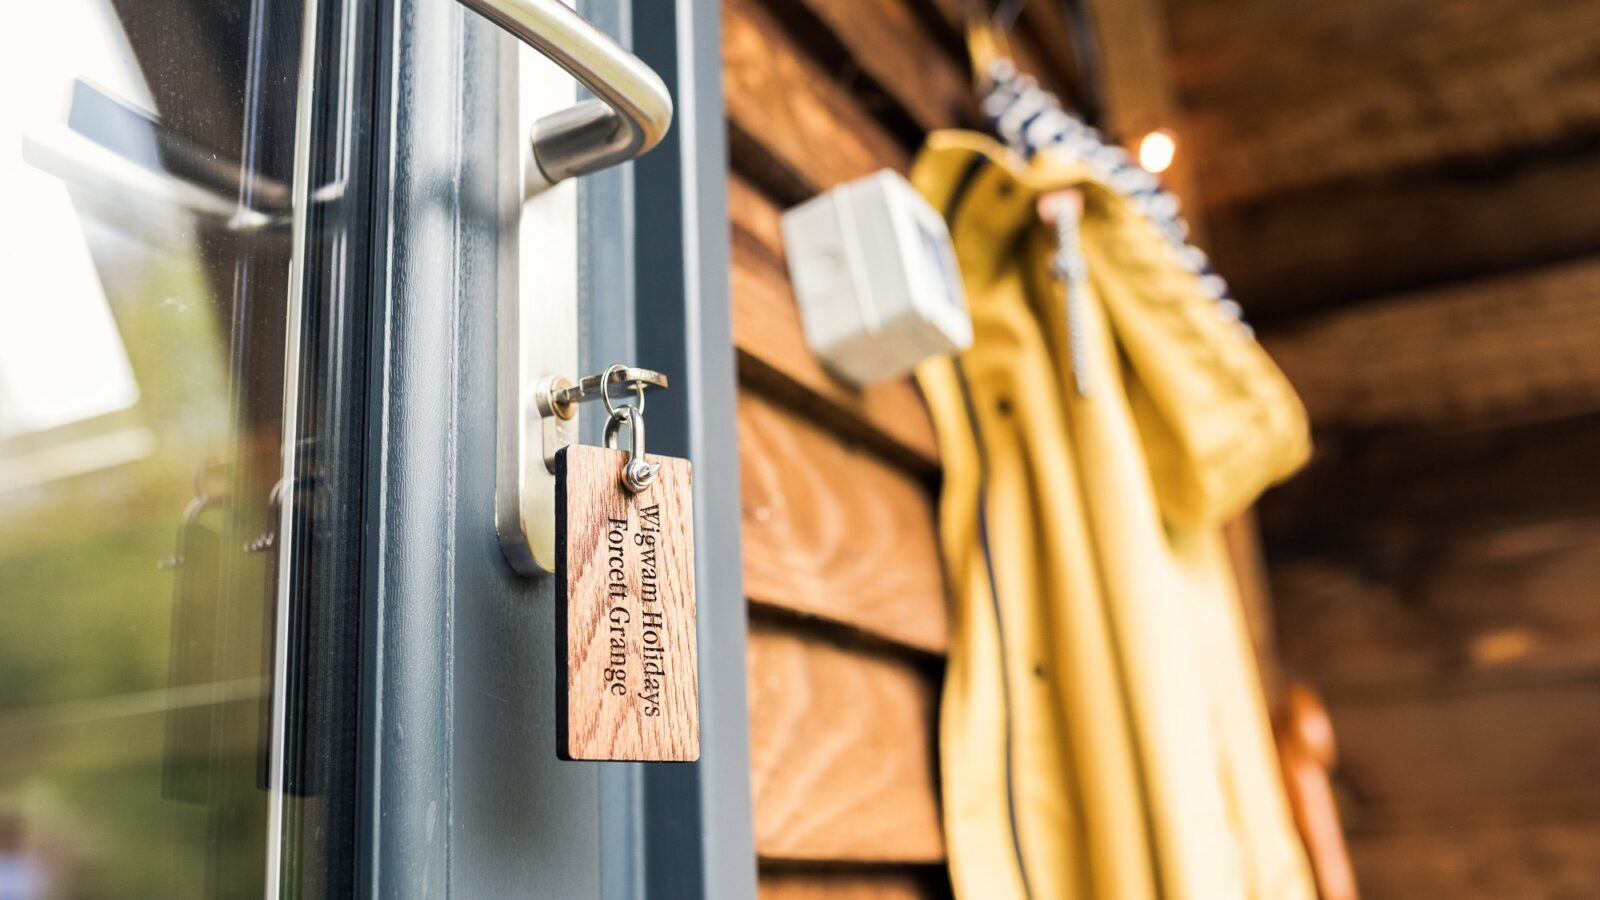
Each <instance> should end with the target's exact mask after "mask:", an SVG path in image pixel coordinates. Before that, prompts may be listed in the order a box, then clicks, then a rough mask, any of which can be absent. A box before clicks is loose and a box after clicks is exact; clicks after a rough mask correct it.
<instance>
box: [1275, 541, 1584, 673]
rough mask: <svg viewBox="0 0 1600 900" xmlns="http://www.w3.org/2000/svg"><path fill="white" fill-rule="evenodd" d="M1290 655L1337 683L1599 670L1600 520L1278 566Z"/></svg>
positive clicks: (1283, 642)
mask: <svg viewBox="0 0 1600 900" xmlns="http://www.w3.org/2000/svg"><path fill="white" fill-rule="evenodd" d="M1272 584H1273V590H1274V593H1275V596H1276V597H1277V598H1278V609H1277V621H1278V625H1279V643H1280V647H1281V648H1282V652H1283V656H1284V658H1285V659H1287V660H1288V661H1289V665H1290V666H1291V667H1292V668H1293V669H1294V671H1295V672H1296V673H1298V674H1300V675H1302V676H1304V677H1306V678H1308V679H1309V680H1311V681H1312V682H1313V683H1315V684H1317V685H1318V686H1319V687H1321V688H1324V689H1326V690H1329V691H1341V690H1342V691H1353V690H1377V689H1381V688H1383V687H1385V686H1390V687H1392V686H1394V685H1399V684H1413V683H1442V682H1445V681H1448V680H1450V679H1454V678H1468V677H1477V676H1488V675H1498V676H1506V677H1510V676H1524V675H1530V674H1544V675H1559V674H1563V673H1573V672H1600V603H1597V602H1596V600H1595V585H1596V584H1600V520H1590V521H1586V522H1556V523H1549V524H1545V525H1524V526H1519V527H1511V528H1506V529H1504V530H1501V531H1497V532H1493V533H1489V534H1484V535H1479V536H1476V537H1470V538H1460V539H1457V540H1454V541H1450V542H1448V543H1443V544H1440V545H1435V546H1433V547H1430V548H1429V551H1428V552H1425V553H1416V554H1412V553H1407V552H1406V550H1404V549H1401V548H1397V547H1387V546H1384V545H1383V544H1381V543H1380V544H1376V545H1375V546H1373V547H1372V548H1371V549H1370V551H1369V552H1367V553H1365V554H1361V555H1348V554H1343V553H1324V554H1316V555H1311V556H1307V557H1305V558H1301V559H1295V560H1291V561H1287V562H1282V563H1280V564H1278V565H1276V566H1274V567H1273V578H1272Z"/></svg>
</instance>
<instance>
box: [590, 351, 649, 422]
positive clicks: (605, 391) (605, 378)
mask: <svg viewBox="0 0 1600 900" xmlns="http://www.w3.org/2000/svg"><path fill="white" fill-rule="evenodd" d="M626 371H628V367H627V366H624V365H622V364H620V363H618V364H617V365H614V366H611V367H610V368H608V369H606V371H605V374H604V375H602V376H600V399H601V400H603V401H605V404H606V414H607V415H609V416H611V417H612V418H615V417H616V415H617V409H618V407H617V406H615V405H613V404H612V402H611V373H612V372H626ZM633 393H634V396H636V397H638V398H639V402H638V403H637V404H635V405H633V406H631V407H622V408H624V409H635V410H638V411H639V414H640V415H644V382H642V381H635V382H634V383H633Z"/></svg>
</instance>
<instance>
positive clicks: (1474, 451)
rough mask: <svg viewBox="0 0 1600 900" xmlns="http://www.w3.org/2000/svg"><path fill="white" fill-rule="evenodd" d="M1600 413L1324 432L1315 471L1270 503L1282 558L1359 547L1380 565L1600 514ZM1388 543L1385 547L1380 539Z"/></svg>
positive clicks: (1388, 567) (1267, 517)
mask: <svg viewBox="0 0 1600 900" xmlns="http://www.w3.org/2000/svg"><path fill="white" fill-rule="evenodd" d="M1595 459H1600V416H1584V417H1579V418H1574V419H1567V420H1559V421H1553V422H1541V423H1532V424H1527V425H1522V426H1517V427H1507V428H1500V429H1494V430H1474V431H1464V430H1459V429H1431V430H1393V429H1390V430H1382V431H1372V432H1359V433H1349V434H1329V435H1325V436H1324V437H1323V438H1322V439H1321V440H1319V441H1318V443H1317V449H1316V453H1315V456H1314V457H1313V458H1312V461H1311V464H1310V465H1309V466H1307V467H1306V469H1305V470H1304V471H1302V472H1301V473H1300V474H1298V475H1296V476H1295V477H1294V478H1293V479H1291V480H1290V481H1288V482H1287V483H1285V484H1283V485H1282V486H1280V487H1278V488H1276V489H1274V490H1272V491H1269V492H1268V493H1267V494H1266V495H1265V496H1264V497H1263V498H1262V501H1261V503H1260V505H1259V509H1260V513H1261V527H1262V531H1263V533H1264V534H1265V536H1266V538H1267V544H1268V548H1269V550H1270V551H1271V553H1270V559H1271V562H1272V563H1273V564H1274V565H1277V564H1281V563H1283V562H1285V561H1288V560H1292V559H1295V558H1299V557H1301V556H1305V555H1308V554H1321V553H1329V552H1332V553H1339V554H1348V555H1354V556H1358V557H1360V558H1362V559H1364V560H1365V561H1366V562H1367V563H1369V565H1370V567H1371V569H1372V571H1374V572H1380V571H1390V572H1393V571H1396V568H1397V566H1398V565H1400V564H1402V563H1403V562H1404V561H1405V560H1406V559H1409V558H1413V557H1420V556H1424V555H1428V554H1434V553H1437V552H1438V550H1439V548H1441V547H1443V546H1444V545H1446V544H1448V543H1450V542H1452V541H1455V540H1458V539H1459V538H1461V537H1463V536H1473V535H1480V534H1488V533H1491V532H1494V531H1499V530H1503V529H1506V528H1509V527H1514V526H1522V525H1543V524H1549V523H1560V522H1567V521H1581V520H1586V519H1591V518H1600V479H1597V478H1595V477H1594V465H1593V461H1594V460H1595ZM1380 547H1381V548H1387V549H1384V550H1383V551H1382V552H1383V557H1382V558H1379V557H1378V556H1376V555H1371V554H1375V553H1377V552H1378V551H1377V550H1376V549H1375V548H1380Z"/></svg>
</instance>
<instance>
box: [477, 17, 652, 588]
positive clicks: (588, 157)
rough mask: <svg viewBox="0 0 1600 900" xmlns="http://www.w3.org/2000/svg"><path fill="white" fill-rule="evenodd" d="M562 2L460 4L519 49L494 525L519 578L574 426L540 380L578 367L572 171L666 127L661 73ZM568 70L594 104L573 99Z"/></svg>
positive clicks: (572, 373)
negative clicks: (554, 408)
mask: <svg viewBox="0 0 1600 900" xmlns="http://www.w3.org/2000/svg"><path fill="white" fill-rule="evenodd" d="M570 2H572V0H460V3H461V5H462V6H464V7H466V8H467V9H470V10H473V11H475V12H478V13H480V14H482V15H483V16H484V17H485V18H487V19H488V20H489V21H490V22H492V23H494V24H495V25H497V26H499V27H500V28H501V29H502V30H503V31H505V32H508V33H509V35H510V36H511V37H515V38H516V39H518V40H519V41H521V42H522V43H523V44H525V45H527V48H528V49H526V50H522V49H521V48H518V50H517V52H516V53H515V54H514V55H515V60H514V64H511V65H505V66H502V68H501V75H500V78H501V82H500V90H499V97H500V104H501V107H500V115H501V119H500V121H501V123H502V127H500V128H499V129H498V131H497V135H498V140H499V141H500V152H501V154H503V155H502V156H501V170H500V183H501V185H502V187H501V192H500V197H499V204H500V209H499V212H500V214H501V218H500V221H501V222H502V223H503V225H502V228H501V247H502V252H500V253H498V254H497V255H496V256H497V260H498V265H499V266H500V278H499V284H500V287H499V310H498V313H497V316H496V318H497V322H496V325H497V331H498V334H499V336H498V350H497V354H498V369H499V383H498V386H497V388H496V394H497V398H496V404H497V413H496V423H495V432H496V436H495V437H496V445H497V446H496V461H495V466H496V475H495V534H496V536H497V537H498V539H499V542H500V547H501V550H502V551H504V553H505V557H506V560H507V562H509V563H510V565H511V568H512V569H514V570H515V571H517V572H519V573H521V574H523V575H536V574H538V573H541V572H553V571H555V565H556V548H555V503H556V484H555V475H554V470H553V469H552V468H551V467H550V465H549V464H548V462H549V458H550V457H551V455H553V454H554V453H555V450H556V449H557V448H560V447H562V446H565V445H567V444H571V443H573V442H574V441H576V440H577V438H578V433H579V427H578V426H579V417H580V416H579V413H578V409H577V406H578V404H577V403H576V402H572V403H570V404H566V405H563V406H562V408H561V414H559V415H550V414H549V413H550V412H551V409H550V408H549V407H550V401H551V399H552V397H554V396H555V395H554V394H552V389H554V388H556V387H558V386H561V385H563V384H566V383H571V382H574V381H576V379H577V376H578V374H579V372H578V363H579V355H580V354H579V353H578V335H579V333H580V329H579V327H578V324H579V319H580V315H579V312H580V311H579V297H580V281H581V279H580V277H579V258H580V255H581V253H582V251H583V248H581V247H580V246H579V239H578V218H579V217H578V190H577V187H578V186H577V185H576V184H575V183H574V182H573V177H574V176H577V175H583V174H586V173H592V172H596V171H599V170H601V169H604V168H606V167H608V166H614V165H616V164H618V163H623V162H627V161H628V160H630V159H633V158H635V157H637V156H639V155H640V154H643V153H645V152H646V151H648V150H650V149H651V148H652V147H654V146H655V145H656V144H658V143H660V141H661V138H662V137H663V136H664V135H665V134H666V132H667V128H668V127H669V126H670V125H671V124H672V97H671V95H670V94H669V93H668V92H667V86H666V84H665V83H664V82H663V81H662V80H661V78H660V76H658V75H657V74H656V73H655V71H654V70H653V69H651V68H650V66H648V65H646V64H645V63H644V62H643V61H642V60H640V59H639V58H638V57H636V56H634V55H633V54H632V53H629V52H628V51H627V50H624V49H623V48H622V47H621V46H619V45H618V44H617V43H616V41H614V40H612V39H611V37H610V36H608V35H607V34H606V33H605V32H603V31H601V30H600V29H598V28H596V27H595V26H594V25H592V24H590V23H589V22H588V21H586V20H585V19H584V18H583V17H581V16H579V15H578V14H577V13H575V12H573V11H572V10H571V8H570V7H569V6H568V3H570ZM536 57H537V58H536ZM562 70H565V71H562ZM569 76H570V77H569ZM508 79H510V83H508ZM572 79H576V80H577V82H578V83H580V84H582V85H583V86H584V87H585V88H587V89H588V90H589V92H590V93H592V94H593V95H594V97H595V98H596V99H592V100H581V101H580V100H577V97H576V95H577V86H576V85H574V84H573V81H572ZM509 122H516V123H517V124H516V125H513V126H509V127H507V126H506V124H505V123H509ZM524 135H527V136H528V137H527V140H528V141H529V143H530V145H531V146H529V147H528V149H527V150H524V149H523V146H524V145H523V144H522V141H523V140H524V137H523V136H524ZM529 151H531V152H529ZM513 153H515V154H517V155H515V156H513ZM518 170H520V177H518Z"/></svg>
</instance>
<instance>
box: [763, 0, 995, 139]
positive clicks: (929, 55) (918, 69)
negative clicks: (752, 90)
mask: <svg viewBox="0 0 1600 900" xmlns="http://www.w3.org/2000/svg"><path fill="white" fill-rule="evenodd" d="M768 5H769V7H770V8H772V9H773V10H774V11H775V12H777V13H779V15H780V16H782V17H783V18H784V20H785V24H788V25H789V26H790V28H789V30H790V33H791V34H796V32H797V31H799V32H804V31H817V30H820V31H822V32H824V33H825V35H824V37H822V38H820V39H818V40H817V41H816V42H817V43H824V44H827V45H830V46H828V47H827V48H826V49H827V50H831V51H833V52H834V53H836V54H837V56H836V57H835V58H837V59H838V60H839V61H838V63H837V64H836V69H837V73H838V74H853V73H856V72H859V73H861V74H864V75H866V76H867V77H868V78H870V79H872V81H873V82H874V83H875V84H876V85H877V86H878V87H880V88H881V89H882V90H883V92H884V93H885V94H887V95H888V97H889V98H890V99H892V100H893V101H894V102H895V104H897V105H898V106H899V107H900V108H901V109H903V110H905V112H906V114H907V115H908V116H909V117H910V119H911V120H912V121H914V122H915V123H916V124H917V125H918V126H919V127H920V128H921V129H922V130H924V131H931V130H933V129H935V128H948V127H951V126H953V125H955V124H957V123H973V122H976V121H977V116H978V111H977V103H976V102H975V98H974V97H973V96H972V89H971V86H970V85H969V83H968V77H967V74H966V72H965V71H964V70H963V68H962V66H961V65H960V64H959V63H958V62H957V60H956V59H955V58H954V57H952V56H951V55H950V54H949V53H948V52H947V51H946V50H945V48H944V47H943V46H941V45H940V44H939V42H938V41H937V40H936V39H935V38H934V36H933V34H932V33H931V32H930V30H929V27H928V24H927V23H925V22H924V21H923V20H922V18H921V17H920V16H919V15H918V14H917V11H916V10H914V9H913V8H912V7H911V6H910V5H909V4H908V3H907V2H906V0H877V2H874V3H861V2H858V0H769V3H768ZM808 26H809V27H808ZM796 36H797V37H801V35H798V34H797V35H796ZM813 53H815V48H814V50H813Z"/></svg>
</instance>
